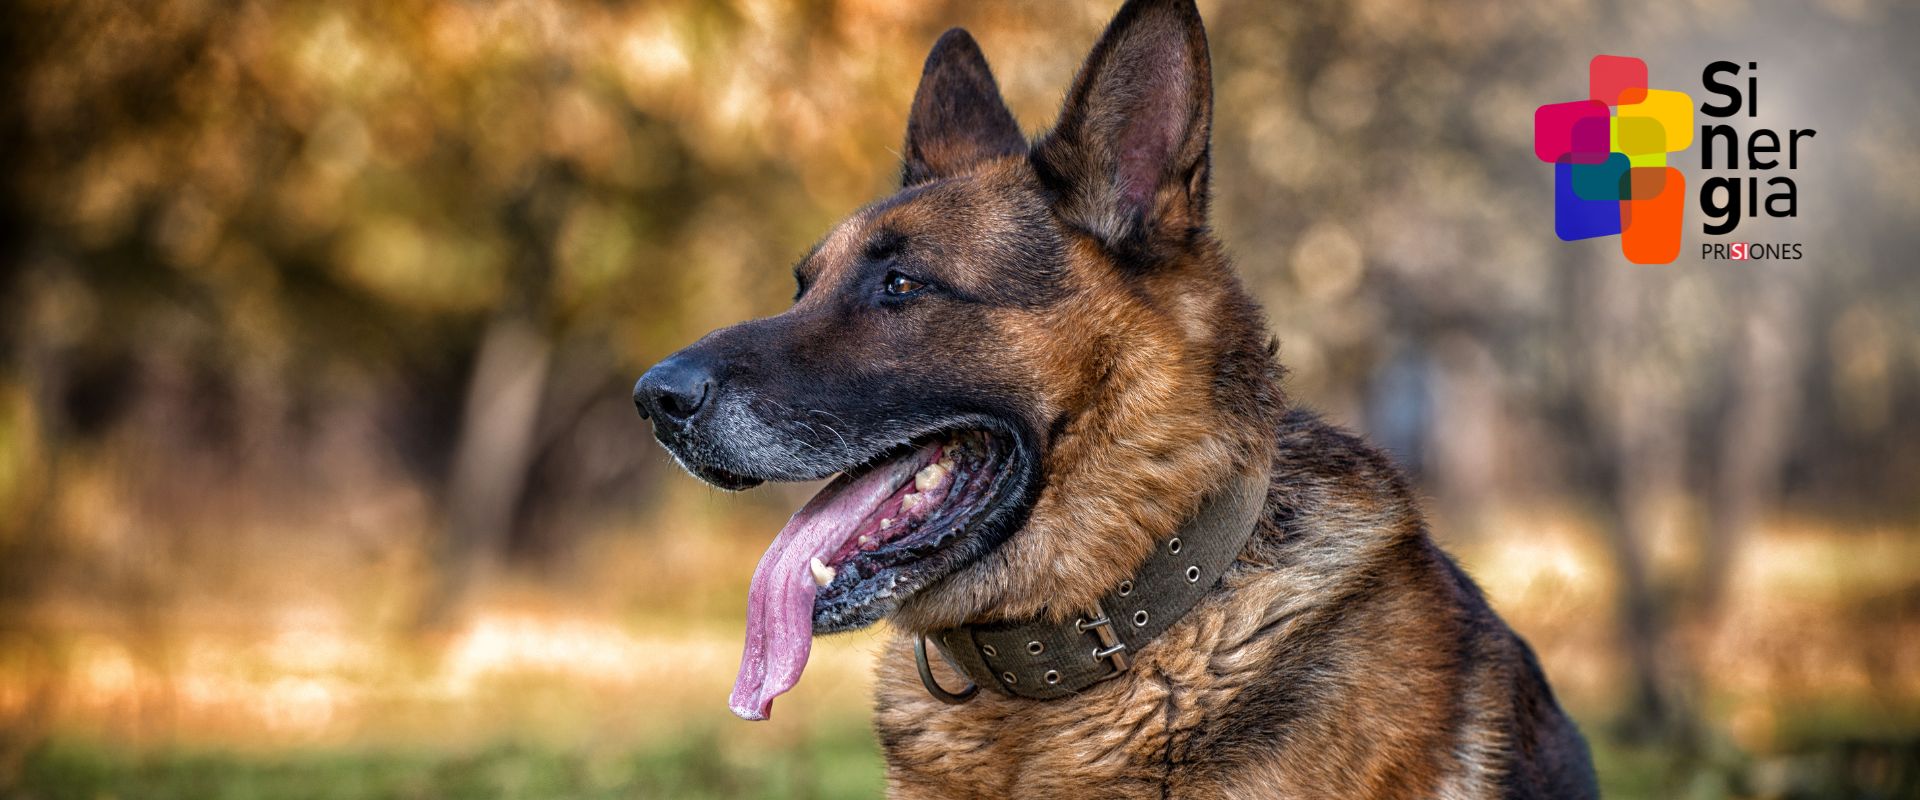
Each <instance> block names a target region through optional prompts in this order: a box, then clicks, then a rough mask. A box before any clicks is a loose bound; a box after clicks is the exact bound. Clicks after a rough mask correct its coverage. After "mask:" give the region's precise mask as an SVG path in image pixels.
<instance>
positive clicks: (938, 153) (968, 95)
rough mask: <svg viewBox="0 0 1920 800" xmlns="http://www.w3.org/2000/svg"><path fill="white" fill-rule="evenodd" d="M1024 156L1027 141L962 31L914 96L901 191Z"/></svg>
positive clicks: (954, 33)
mask: <svg viewBox="0 0 1920 800" xmlns="http://www.w3.org/2000/svg"><path fill="white" fill-rule="evenodd" d="M1025 152H1027V139H1026V137H1025V136H1022V135H1021V134H1020V123H1018V122H1015V121H1014V119H1013V112H1012V111H1008V110H1007V104H1006V102H1005V101H1003V100H1001V99H1000V86H999V84H996V83H994V81H993V70H991V69H988V68H987V57H986V56H984V55H981V54H980V46H979V45H977V44H974V42H973V37H972V36H971V35H969V34H968V33H967V32H966V31H965V30H963V29H960V28H954V29H952V30H950V31H947V32H946V33H944V34H942V35H941V36H940V41H938V42H935V43H934V45H933V52H931V53H928V54H927V66H926V68H925V69H924V70H922V71H921V73H920V88H919V89H917V90H915V91H914V93H913V111H912V112H910V113H909V114H908V115H907V148H906V162H907V163H906V166H905V167H904V168H903V169H902V171H901V176H900V185H902V186H912V185H914V184H917V183H925V182H927V181H930V180H933V179H935V178H945V177H950V176H953V175H958V174H960V173H961V172H964V171H966V170H967V169H968V168H970V167H972V166H973V165H975V164H977V163H979V162H981V161H985V160H987V159H990V158H998V157H1001V156H1010V155H1019V154H1022V153H1025Z"/></svg>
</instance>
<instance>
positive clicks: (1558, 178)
mask: <svg viewBox="0 0 1920 800" xmlns="http://www.w3.org/2000/svg"><path fill="white" fill-rule="evenodd" d="M1573 168H1574V165H1573V164H1569V163H1566V162H1561V163H1558V164H1554V165H1553V232H1554V234H1555V235H1557V236H1559V237H1560V241H1563V242H1571V241H1576V240H1579V239H1592V238H1594V237H1597V236H1618V235H1619V234H1620V201H1618V200H1583V199H1581V197H1580V195H1578V194H1576V193H1574V191H1573Z"/></svg>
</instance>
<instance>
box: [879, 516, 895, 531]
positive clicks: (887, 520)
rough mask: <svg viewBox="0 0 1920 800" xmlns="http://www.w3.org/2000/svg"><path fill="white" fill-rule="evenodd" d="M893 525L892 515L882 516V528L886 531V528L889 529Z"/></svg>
mask: <svg viewBox="0 0 1920 800" xmlns="http://www.w3.org/2000/svg"><path fill="white" fill-rule="evenodd" d="M891 527H893V518H892V517H882V518H881V520H880V530H883V531H884V530H886V529H888V528H891Z"/></svg>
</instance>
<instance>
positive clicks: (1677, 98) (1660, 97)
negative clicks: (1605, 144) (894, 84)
mask: <svg viewBox="0 0 1920 800" xmlns="http://www.w3.org/2000/svg"><path fill="white" fill-rule="evenodd" d="M1618 108H1619V114H1618V115H1617V116H1615V117H1614V124H1615V125H1620V124H1622V123H1625V124H1626V125H1628V126H1630V127H1632V128H1633V130H1626V131H1621V132H1622V133H1625V134H1627V135H1628V136H1629V137H1630V138H1637V137H1638V136H1639V135H1640V130H1639V129H1640V126H1641V125H1642V123H1627V122H1626V120H1629V119H1649V120H1653V121H1654V122H1655V123H1657V124H1658V125H1659V126H1660V129H1661V131H1662V132H1663V137H1662V138H1663V139H1664V140H1665V142H1666V143H1665V145H1663V146H1662V147H1660V148H1658V149H1659V151H1660V152H1663V153H1677V152H1679V151H1681V150H1685V149H1687V147H1688V145H1691V144H1693V98H1691V97H1688V96H1687V93H1686V92H1674V91H1668V90H1666V89H1648V90H1647V99H1645V100H1642V101H1640V102H1638V103H1633V104H1630V105H1621V106H1619V107H1618ZM1616 130H1619V129H1617V128H1616ZM1616 135H1618V134H1616ZM1615 149H1616V150H1617V149H1619V148H1615ZM1622 152H1625V151H1622Z"/></svg>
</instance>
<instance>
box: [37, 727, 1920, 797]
mask: <svg viewBox="0 0 1920 800" xmlns="http://www.w3.org/2000/svg"><path fill="white" fill-rule="evenodd" d="M1586 730H1587V733H1588V737H1589V740H1590V742H1591V743H1592V747H1593V756H1594V764H1595V767H1596V769H1597V770H1598V772H1599V775H1600V785H1601V789H1602V794H1603V796H1604V797H1607V798H1609V800H1639V799H1640V798H1646V799H1647V800H1656V799H1657V800H1670V799H1672V798H1680V799H1681V800H1715V799H1717V798H1748V797H1752V798H1783V799H1790V800H1803V799H1804V800H1814V799H1815V798H1869V799H1871V800H1882V799H1884V800H1903V799H1904V798H1915V797H1920V766H1916V765H1920V741H1916V740H1914V739H1900V738H1896V739H1891V740H1888V739H1860V738H1841V739H1834V740H1824V741H1821V742H1819V743H1817V744H1816V743H1814V742H1803V743H1802V747H1799V748H1796V749H1795V752H1793V753H1785V754H1780V755H1777V756H1773V757H1753V756H1750V755H1744V754H1741V753H1738V752H1737V751H1733V750H1731V749H1727V748H1722V747H1715V748H1710V749H1712V750H1715V751H1717V752H1711V753H1704V754H1695V755H1694V756H1693V757H1692V758H1690V759H1688V760H1687V761H1686V762H1685V763H1683V762H1682V761H1681V756H1680V755H1679V754H1678V753H1676V752H1673V751H1672V750H1669V749H1665V748H1660V747H1652V746H1636V745H1626V744H1621V743H1619V742H1617V741H1613V740H1611V739H1610V738H1609V737H1608V736H1606V735H1605V734H1604V732H1603V729H1602V728H1601V727H1600V726H1593V725H1590V726H1588V728H1587V729H1586ZM729 741H730V740H729V739H728V738H727V737H726V736H725V735H724V732H723V731H721V730H717V729H712V728H705V727H699V728H696V729H695V730H693V731H692V732H690V733H687V734H685V735H682V736H679V737H676V738H672V739H669V740H667V741H665V742H663V743H659V744H654V745H650V746H645V747H637V748H635V747H627V748H613V747H604V746H592V745H589V746H579V747H567V746H556V745H553V744H545V745H539V744H519V743H516V744H496V745H493V746H490V747H484V748H479V749H475V750H471V751H464V752H463V751H454V750H432V749H424V748H423V749H417V750H407V749H379V748H361V749H339V750H325V751H322V750H305V751H286V750H272V751H265V752H254V751H245V750H232V749H226V750H191V749H171V750H136V749H128V748H123V747H117V746H112V745H105V744H100V743H97V742H87V741H82V740H77V739H60V740H55V741H54V742H52V743H49V744H47V745H44V746H42V747H41V748H39V749H38V750H36V751H35V752H33V753H32V754H31V755H30V756H29V757H28V758H27V760H26V762H25V764H24V767H23V769H22V771H21V773H20V774H19V775H18V778H19V782H18V783H17V784H16V785H14V786H12V787H10V788H7V789H5V790H0V796H4V797H7V798H19V800H149V799H151V800H173V799H174V798H179V799H180V800H188V799H189V798H190V799H191V800H253V799H254V798H260V799H261V800H266V799H267V798H271V799H272V800H333V799H334V798H338V799H339V800H349V799H351V800H360V799H361V798H396V799H409V800H411V799H416V798H417V799H418V800H437V799H439V798H448V799H452V798H501V799H502V800H506V799H507V798H540V799H542V800H547V799H551V798H655V797H657V798H674V800H703V799H704V798H803V799H805V798H818V799H820V800H825V799H826V798H874V797H879V796H880V795H881V793H882V789H883V783H884V781H883V771H882V766H881V763H880V755H879V752H878V748H877V747H876V746H875V744H874V741H873V738H872V734H871V733H870V732H869V731H868V730H867V729H866V728H865V727H864V726H862V725H860V724H857V723H855V722H853V721H851V720H849V721H847V722H845V723H841V724H836V725H830V726H822V727H821V728H818V729H815V730H814V731H812V732H810V733H808V734H806V735H804V736H803V737H801V738H798V739H795V740H794V741H792V742H791V743H790V746H784V747H766V746H763V744H756V745H754V746H751V747H742V746H740V743H739V742H738V741H733V742H732V744H733V746H731V747H729V746H728V743H729Z"/></svg>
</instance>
